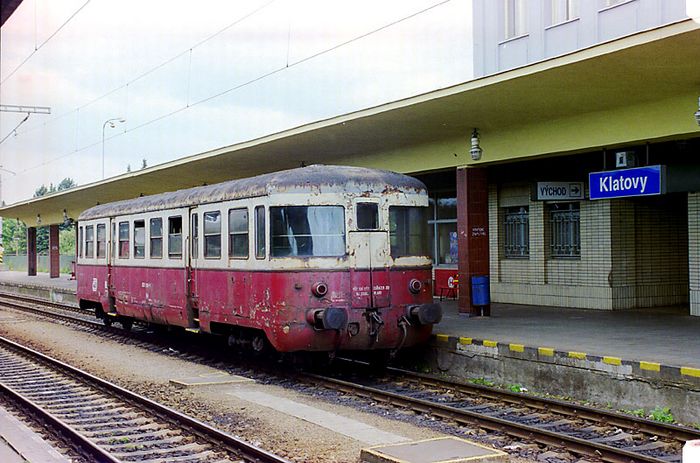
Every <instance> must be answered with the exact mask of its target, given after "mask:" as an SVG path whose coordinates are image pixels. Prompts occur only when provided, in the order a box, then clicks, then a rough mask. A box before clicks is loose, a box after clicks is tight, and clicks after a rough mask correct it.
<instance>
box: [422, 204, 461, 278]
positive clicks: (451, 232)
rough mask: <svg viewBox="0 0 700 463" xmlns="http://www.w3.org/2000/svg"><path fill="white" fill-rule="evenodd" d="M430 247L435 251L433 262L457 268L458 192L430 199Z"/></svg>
mask: <svg viewBox="0 0 700 463" xmlns="http://www.w3.org/2000/svg"><path fill="white" fill-rule="evenodd" d="M428 224H429V228H430V246H431V249H434V250H435V255H434V259H433V262H434V263H435V265H438V266H455V265H457V262H458V260H459V258H458V252H457V251H458V247H457V192H456V191H454V190H453V191H447V192H442V193H437V194H436V195H435V196H434V197H432V198H430V213H429V220H428Z"/></svg>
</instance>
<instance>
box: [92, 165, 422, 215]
mask: <svg viewBox="0 0 700 463" xmlns="http://www.w3.org/2000/svg"><path fill="white" fill-rule="evenodd" d="M349 191H350V192H352V191H355V192H357V195H358V196H360V195H362V194H367V193H370V194H378V193H385V192H389V191H400V192H405V193H421V192H425V191H426V188H425V185H424V184H423V183H422V182H421V181H419V180H417V179H415V178H413V177H409V176H408V175H403V174H399V173H396V172H390V171H387V170H379V169H368V168H365V167H348V166H325V165H313V166H308V167H301V168H298V169H291V170H283V171H280V172H273V173H270V174H264V175H259V176H257V177H250V178H244V179H239V180H230V181H228V182H222V183H217V184H214V185H206V186H200V187H195V188H188V189H186V190H178V191H173V192H168V193H160V194H157V195H150V196H143V197H139V198H135V199H128V200H124V201H117V202H113V203H108V204H101V205H98V206H95V207H91V208H90V209H87V210H86V211H84V212H83V213H82V214H80V216H79V217H78V220H79V221H81V220H91V219H97V218H102V217H114V216H118V215H127V214H137V213H141V212H152V211H159V210H164V209H176V208H180V207H190V206H194V205H197V204H207V203H215V202H220V201H229V200H233V199H243V198H253V197H259V196H266V195H269V194H273V193H304V192H308V193H346V192H349Z"/></svg>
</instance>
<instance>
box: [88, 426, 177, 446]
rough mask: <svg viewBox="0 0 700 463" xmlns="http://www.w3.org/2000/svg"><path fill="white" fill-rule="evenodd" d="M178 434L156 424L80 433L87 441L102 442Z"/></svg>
mask: <svg viewBox="0 0 700 463" xmlns="http://www.w3.org/2000/svg"><path fill="white" fill-rule="evenodd" d="M168 433H169V434H172V435H177V434H180V431H177V430H174V429H171V428H168V427H165V426H163V425H161V424H158V423H148V424H144V425H143V426H139V427H138V428H121V429H107V430H104V431H91V430H89V429H87V430H85V431H83V432H82V434H83V435H84V436H85V437H87V438H88V439H91V440H95V441H99V442H102V441H103V440H106V439H123V438H131V437H133V436H136V439H140V438H141V437H143V438H149V436H160V435H162V434H168Z"/></svg>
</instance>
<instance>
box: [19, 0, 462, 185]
mask: <svg viewBox="0 0 700 463" xmlns="http://www.w3.org/2000/svg"><path fill="white" fill-rule="evenodd" d="M274 1H275V0H272V2H274ZM451 1H452V0H442V1H440V2H437V3H434V4H432V5H430V6H428V7H426V8H423V9H421V10H418V11H415V12H413V13H411V14H409V15H407V16H403V17H401V18H399V19H397V20H394V21H392V22H390V23H387V24H384V25H383V26H380V27H378V28H376V29H373V30H371V31H368V32H365V33H363V34H360V35H357V36H355V37H353V38H351V39H348V40H346V41H343V42H341V43H338V44H336V45H334V46H331V47H329V48H326V49H324V50H321V51H319V52H317V53H314V54H311V55H309V56H306V57H304V58H301V59H299V60H297V61H294V62H291V63H285V64H284V65H283V66H280V67H278V68H275V69H273V70H271V71H268V72H266V73H264V74H261V75H259V76H257V77H254V78H252V79H250V80H248V81H246V82H243V83H240V84H237V85H234V86H232V87H230V88H228V89H226V90H223V91H221V92H218V93H215V94H212V95H209V96H207V97H204V98H202V99H200V100H198V101H195V102H193V103H190V104H189V105H188V104H185V105H184V106H182V107H180V108H178V109H175V110H173V111H170V112H168V113H165V114H161V115H160V116H157V117H155V118H153V119H150V120H148V121H146V122H144V123H142V124H139V125H137V126H133V127H130V128H129V129H125V130H124V131H123V132H120V133H117V134H114V135H111V136H109V137H107V138H106V139H105V140H111V139H113V138H117V137H120V136H122V135H124V134H127V133H130V132H134V131H136V130H139V129H142V128H144V127H146V126H149V125H151V124H153V123H155V122H158V121H161V120H163V119H167V118H168V117H172V116H174V115H175V114H178V113H181V112H183V111H185V110H188V109H190V108H193V107H195V106H198V105H200V104H203V103H206V102H208V101H211V100H213V99H216V98H219V97H221V96H223V95H226V94H228V93H231V92H234V91H236V90H240V89H241V88H245V87H248V86H250V85H252V84H254V83H256V82H259V81H261V80H263V79H266V78H269V77H271V76H273V75H276V74H279V73H281V72H283V71H285V70H288V69H291V68H293V67H295V66H298V65H300V64H303V63H306V62H308V61H311V60H313V59H316V58H318V57H320V56H323V55H326V54H328V53H331V52H333V51H335V50H338V49H340V48H342V47H345V46H347V45H349V44H351V43H354V42H357V41H358V40H362V39H364V38H367V37H370V36H372V35H374V34H376V33H379V32H381V31H384V30H386V29H388V28H390V27H393V26H395V25H397V24H400V23H402V22H405V21H407V20H410V19H412V18H415V17H417V16H420V15H421V14H424V13H427V12H429V11H431V10H433V9H435V8H438V7H440V6H442V5H445V4H447V3H450V2H451ZM272 2H270V3H272ZM270 3H268V4H267V5H269V4H270ZM228 27H230V26H227V28H228ZM222 31H223V30H222ZM222 31H220V32H222ZM220 32H218V33H220ZM218 33H217V34H218ZM215 35H216V34H215ZM215 35H212V36H210V37H209V38H207V39H204V40H203V41H201V42H199V44H201V43H204V42H206V41H207V40H210V39H211V38H213V37H214V36H215ZM187 52H189V49H188V50H187V51H185V52H183V53H181V54H180V55H178V57H179V56H182V55H183V54H184V53H187ZM173 59H175V58H173ZM170 61H171V60H170ZM161 66H162V65H161ZM150 72H152V71H150ZM120 88H121V87H120ZM116 90H118V89H115V90H113V91H111V92H109V93H110V94H111V93H113V92H114V91H116ZM85 106H87V105H84V106H81V107H80V108H84V107H85ZM71 112H72V111H70V112H69V113H71ZM64 115H65V114H64ZM62 116H63V115H62ZM100 143H102V142H101V141H95V142H93V143H90V144H88V145H85V146H83V147H81V148H79V149H76V150H75V151H72V152H69V153H64V154H62V155H59V156H56V157H54V158H51V159H47V160H45V161H43V162H41V163H39V164H36V165H33V166H31V167H27V168H25V169H23V170H21V171H20V172H19V173H25V172H28V171H31V170H34V169H38V168H40V167H44V166H47V165H49V164H51V163H53V162H56V161H59V160H61V159H65V158H67V157H69V156H72V155H74V154H76V153H78V152H81V151H85V150H87V149H90V148H93V147H95V146H98V145H99V144H100Z"/></svg>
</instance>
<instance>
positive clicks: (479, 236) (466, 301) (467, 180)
mask: <svg viewBox="0 0 700 463" xmlns="http://www.w3.org/2000/svg"><path fill="white" fill-rule="evenodd" d="M488 199H489V195H488V182H487V177H486V169H484V168H462V169H457V234H458V238H457V242H458V246H459V267H458V268H459V304H458V305H459V313H461V314H465V315H468V316H470V317H471V316H479V315H482V310H483V315H485V316H488V315H490V312H491V309H490V306H483V307H475V306H474V305H472V288H471V277H473V276H486V277H488V276H489V209H488V207H489V204H488Z"/></svg>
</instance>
